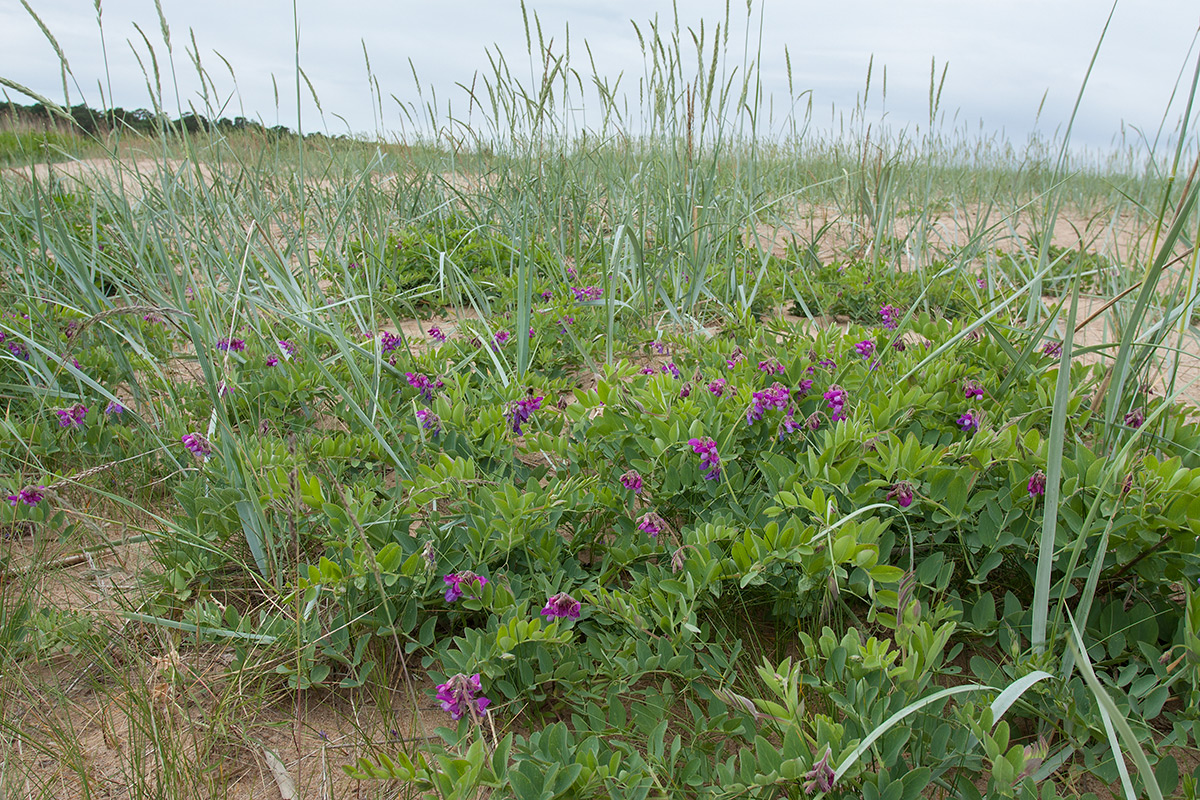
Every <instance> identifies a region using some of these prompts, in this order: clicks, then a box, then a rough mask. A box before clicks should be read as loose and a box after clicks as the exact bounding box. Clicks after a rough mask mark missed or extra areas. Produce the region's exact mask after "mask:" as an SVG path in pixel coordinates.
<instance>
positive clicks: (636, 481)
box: [621, 469, 642, 494]
mask: <svg viewBox="0 0 1200 800" xmlns="http://www.w3.org/2000/svg"><path fill="white" fill-rule="evenodd" d="M621 485H622V486H624V487H625V488H626V489H628V490H629V491H631V492H633V493H634V494H641V492H642V476H641V475H640V474H638V471H637V470H634V469H631V470H629V471H628V472H626V473H625V474H624V475H622V476H621Z"/></svg>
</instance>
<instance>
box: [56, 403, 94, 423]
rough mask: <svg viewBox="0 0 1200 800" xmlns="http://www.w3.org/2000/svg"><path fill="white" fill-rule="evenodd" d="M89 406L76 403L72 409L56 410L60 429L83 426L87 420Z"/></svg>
mask: <svg viewBox="0 0 1200 800" xmlns="http://www.w3.org/2000/svg"><path fill="white" fill-rule="evenodd" d="M87 412H88V410H87V406H85V405H83V404H82V403H76V404H75V405H73V406H71V407H70V408H66V409H62V408H60V409H56V410H55V412H54V413H55V414H57V415H58V427H60V428H77V427H79V426H81V425H83V423H84V420H86V419H87Z"/></svg>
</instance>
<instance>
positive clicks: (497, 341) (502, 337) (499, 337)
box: [492, 331, 509, 347]
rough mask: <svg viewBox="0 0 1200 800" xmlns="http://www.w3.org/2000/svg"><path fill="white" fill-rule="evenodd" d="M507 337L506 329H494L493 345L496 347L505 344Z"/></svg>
mask: <svg viewBox="0 0 1200 800" xmlns="http://www.w3.org/2000/svg"><path fill="white" fill-rule="evenodd" d="M508 339H509V333H508V331H496V334H495V335H494V336H493V337H492V342H493V343H494V344H493V347H497V346H500V345H503V344H506V343H507V342H508Z"/></svg>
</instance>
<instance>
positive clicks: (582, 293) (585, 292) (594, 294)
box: [571, 286, 604, 303]
mask: <svg viewBox="0 0 1200 800" xmlns="http://www.w3.org/2000/svg"><path fill="white" fill-rule="evenodd" d="M571 293H572V294H574V295H575V299H576V300H578V301H579V302H581V303H582V302H584V301H586V300H599V299H600V296H601V295H603V294H604V290H603V289H601V288H600V287H599V286H584V287H583V288H582V289H581V288H579V287H578V286H572V287H571Z"/></svg>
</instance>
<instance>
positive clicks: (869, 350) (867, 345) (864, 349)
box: [854, 339, 875, 358]
mask: <svg viewBox="0 0 1200 800" xmlns="http://www.w3.org/2000/svg"><path fill="white" fill-rule="evenodd" d="M854 351H855V352H856V353H858V354H859V355H860V356H862V357H863V358H870V357H871V356H872V355H873V354H874V353H875V343H874V342H873V341H871V340H870V339H863V340H862V341H861V342H859V343H858V344H856V345H854Z"/></svg>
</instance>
